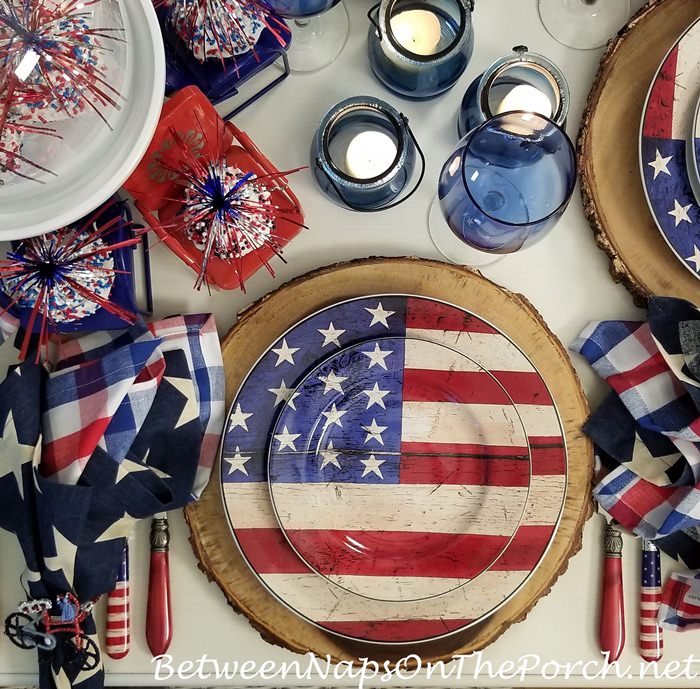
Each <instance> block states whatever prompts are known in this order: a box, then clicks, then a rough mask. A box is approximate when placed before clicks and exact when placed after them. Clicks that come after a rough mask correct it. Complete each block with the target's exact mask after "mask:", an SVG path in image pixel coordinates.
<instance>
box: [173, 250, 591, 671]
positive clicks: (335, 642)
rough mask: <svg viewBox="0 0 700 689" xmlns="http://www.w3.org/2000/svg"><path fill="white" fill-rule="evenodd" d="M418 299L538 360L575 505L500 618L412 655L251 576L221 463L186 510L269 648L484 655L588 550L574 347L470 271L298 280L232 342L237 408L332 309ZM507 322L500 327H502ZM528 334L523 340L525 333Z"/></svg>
mask: <svg viewBox="0 0 700 689" xmlns="http://www.w3.org/2000/svg"><path fill="white" fill-rule="evenodd" d="M390 293H395V294H416V295H420V296H427V297H433V298H436V299H441V300H443V301H446V302H449V303H453V304H455V305H456V306H460V307H462V308H465V309H467V310H470V311H472V312H474V313H477V314H478V315H480V316H481V317H482V318H484V319H485V320H487V321H489V322H491V323H492V324H493V325H495V326H496V327H497V328H499V329H501V330H503V331H504V332H506V334H507V335H508V336H509V337H510V338H511V339H512V340H513V341H514V342H516V344H518V346H519V347H520V348H521V349H522V350H523V351H524V352H525V353H526V354H527V355H528V356H529V357H530V358H531V359H532V360H533V363H534V364H535V366H536V367H537V368H538V370H539V371H540V372H541V374H542V376H543V378H544V379H545V381H546V383H547V385H548V386H549V387H550V390H551V391H552V394H553V396H554V399H555V402H556V404H557V408H558V410H559V414H560V416H561V418H562V421H563V424H564V427H565V434H566V440H567V449H568V462H569V465H568V476H567V496H566V502H565V507H564V510H563V515H562V519H561V522H560V525H559V527H558V530H557V535H556V536H555V538H554V541H553V543H552V545H551V546H550V548H549V550H548V552H547V553H546V555H545V556H544V558H543V559H542V561H541V562H540V564H539V566H538V569H537V572H536V573H535V574H534V575H533V576H531V577H530V579H529V580H528V581H527V582H526V583H525V584H524V585H523V586H522V587H521V589H520V590H519V591H518V592H517V593H516V594H515V595H514V596H513V597H512V598H511V599H510V600H509V601H508V602H507V603H506V604H505V605H504V606H503V607H502V608H500V609H499V610H498V611H497V612H495V613H494V614H493V615H491V616H490V617H489V618H487V619H486V620H485V621H484V622H482V623H480V624H479V625H477V626H474V627H472V628H471V629H468V630H465V631H463V632H459V633H457V634H454V635H451V636H448V637H445V638H444V639H441V640H439V641H435V642H427V643H423V644H418V645H411V646H389V647H387V646H384V645H376V644H365V643H361V642H350V641H347V640H344V639H342V638H340V637H335V636H333V635H331V634H328V633H326V632H323V631H322V630H320V629H319V628H317V627H315V626H313V625H311V624H309V623H308V622H306V621H304V620H302V619H301V618H299V617H297V616H296V615H295V614H294V613H292V612H291V611H290V610H289V609H287V608H286V607H285V606H284V605H282V604H281V603H279V602H278V601H277V600H276V599H275V598H274V597H273V596H272V595H271V594H270V593H268V592H267V590H266V589H265V588H264V586H263V585H262V584H261V583H260V582H259V581H258V579H257V578H256V577H255V575H254V574H253V573H252V572H251V571H250V569H249V568H248V566H247V564H246V562H245V560H244V558H243V557H242V555H241V553H240V551H239V550H238V548H237V546H236V544H235V542H234V540H233V537H232V536H231V534H230V532H229V527H228V521H227V518H226V515H225V513H224V508H223V504H222V501H221V495H220V487H219V478H218V462H217V465H216V466H215V467H214V473H213V475H212V480H211V481H210V483H209V486H208V487H207V489H206V490H205V492H204V494H203V496H202V498H201V500H200V501H199V502H197V503H194V504H192V505H190V506H189V507H188V508H186V510H185V517H186V520H187V523H188V525H189V527H190V532H191V536H190V543H191V545H192V548H193V550H194V553H195V555H196V557H197V558H198V560H199V568H200V569H201V570H202V571H203V572H204V573H205V574H206V575H207V577H208V578H209V580H210V581H214V582H216V583H217V585H218V586H219V587H220V588H221V590H222V592H223V593H224V595H225V597H226V600H227V601H228V603H229V605H230V606H231V607H232V608H233V609H234V610H235V611H236V612H239V613H242V614H244V615H246V617H247V618H248V619H249V621H250V623H251V625H252V626H253V627H254V628H255V629H256V630H257V631H258V632H260V634H261V636H262V637H263V639H265V640H266V641H268V642H269V643H272V644H275V645H278V646H282V647H284V648H287V649H289V650H292V651H294V652H297V653H308V652H313V653H315V654H316V655H319V656H322V657H323V656H326V655H328V656H330V657H331V658H332V659H333V661H335V662H338V661H352V660H356V659H357V658H360V657H369V658H371V659H372V658H373V659H375V660H379V661H384V660H389V661H392V662H394V661H396V660H398V659H400V658H401V657H403V656H405V655H406V654H407V653H411V652H414V651H416V652H420V653H421V657H422V658H423V660H433V661H435V660H447V659H450V658H451V657H452V656H453V655H455V654H459V653H469V652H473V651H476V650H478V649H482V648H484V647H485V646H487V645H488V644H490V643H492V642H493V641H494V640H495V639H496V638H498V637H499V636H500V635H501V634H502V633H503V632H504V631H505V630H506V629H507V628H508V627H509V626H510V625H512V624H514V623H515V622H518V621H521V620H523V619H524V618H525V617H526V616H527V614H528V613H529V611H530V610H531V609H532V607H533V606H534V605H535V603H536V602H537V600H539V599H540V598H541V597H542V596H544V595H547V593H549V591H550V590H551V587H552V585H553V584H554V582H555V581H556V579H557V578H558V577H559V576H560V575H561V574H562V573H563V572H564V571H565V570H566V568H567V566H568V561H569V559H570V558H571V557H572V556H573V555H574V554H575V553H576V552H578V550H579V549H580V547H581V537H582V530H583V524H584V522H585V520H586V519H587V518H588V517H589V516H590V514H591V512H592V502H591V497H590V483H591V478H592V471H593V453H592V447H591V444H590V442H589V440H588V439H587V438H586V437H585V436H584V435H583V433H582V431H581V426H582V424H583V422H584V421H585V420H586V418H587V417H588V405H587V402H586V398H585V395H584V393H583V390H582V388H581V384H580V382H579V380H578V377H577V375H576V373H575V371H574V369H573V367H572V366H571V363H570V361H569V358H568V355H567V352H566V350H565V349H564V347H563V346H562V345H561V343H560V342H559V341H558V340H557V338H556V337H555V336H554V335H553V334H552V333H551V331H550V330H549V329H548V328H547V326H546V324H545V323H544V320H543V319H542V317H541V316H540V315H539V313H538V312H537V311H536V310H535V309H534V308H533V307H532V306H531V305H530V303H529V302H528V301H527V300H526V299H525V297H523V296H521V295H518V294H514V293H512V292H508V291H507V290H505V289H502V288H500V287H498V286H497V285H495V284H494V283H492V282H490V281H489V280H487V279H486V278H484V277H483V276H481V275H480V274H479V273H475V272H473V271H471V270H469V269H466V268H462V267H458V266H452V265H447V264H444V263H440V262H438V261H431V260H425V259H416V258H371V259H361V260H357V261H351V262H347V263H340V264H336V265H332V266H328V267H325V268H321V269H319V270H316V271H314V272H312V273H309V274H307V275H304V276H302V277H299V278H296V279H294V280H292V281H290V282H288V283H286V284H285V285H283V286H281V287H280V288H279V289H277V290H276V291H275V292H273V293H271V294H270V295H267V296H266V297H264V298H262V299H261V300H259V301H258V302H256V303H255V304H253V305H252V306H250V307H248V308H247V309H245V310H244V311H243V312H241V314H240V316H239V319H238V322H237V323H236V325H234V327H233V328H232V329H231V331H230V332H229V334H228V335H227V336H226V337H225V338H224V340H223V344H222V349H223V351H224V362H225V367H226V378H227V402H228V403H229V406H230V403H231V401H232V400H233V398H234V397H235V395H236V393H237V391H238V388H239V385H240V383H241V382H242V380H243V379H244V377H245V375H246V374H247V372H248V371H249V370H250V368H251V367H252V366H253V365H254V363H255V362H256V361H257V359H258V358H259V356H260V355H261V354H262V353H263V352H264V351H266V350H267V348H268V347H269V346H270V345H271V344H272V343H273V342H274V341H275V340H277V338H278V337H280V336H281V335H282V334H283V333H284V332H286V330H287V329H288V328H289V327H291V325H294V324H295V323H297V322H298V321H299V320H301V319H302V318H303V317H305V316H308V315H310V314H311V313H314V312H316V311H318V310H320V309H322V308H324V307H326V306H328V305H330V304H333V303H336V302H339V301H343V300H346V299H350V298H353V297H360V296H368V295H371V294H390ZM499 321H500V322H499ZM517 327H520V328H521V330H520V332H516V331H515V328H517Z"/></svg>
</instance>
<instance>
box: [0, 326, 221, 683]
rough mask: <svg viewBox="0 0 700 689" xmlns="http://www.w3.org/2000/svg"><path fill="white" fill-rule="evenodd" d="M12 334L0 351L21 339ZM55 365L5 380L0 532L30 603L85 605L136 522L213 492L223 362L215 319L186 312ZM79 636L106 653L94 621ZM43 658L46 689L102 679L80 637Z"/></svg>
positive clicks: (62, 356)
mask: <svg viewBox="0 0 700 689" xmlns="http://www.w3.org/2000/svg"><path fill="white" fill-rule="evenodd" d="M7 330H8V332H5V330H3V328H2V327H1V325H0V332H3V334H4V336H5V340H4V342H3V343H2V345H0V349H4V348H5V347H6V346H7V347H9V345H11V344H12V343H13V338H12V334H11V332H10V329H7ZM1 354H3V355H4V354H5V352H4V351H2V352H1ZM15 355H16V350H15ZM28 361H29V360H28ZM54 364H55V365H54V370H53V372H51V373H48V372H47V371H46V370H45V369H44V368H43V367H42V366H39V365H36V364H33V363H28V362H27V361H25V362H24V363H22V364H20V365H15V366H10V367H9V369H8V373H7V377H6V378H5V380H4V381H3V382H2V383H1V384H0V428H1V429H3V433H2V437H0V527H2V528H5V529H7V530H9V531H12V532H14V533H15V534H16V535H17V537H18V540H19V543H20V546H21V547H22V550H23V552H24V556H25V560H26V563H27V572H26V581H27V584H28V589H29V595H30V597H31V598H48V599H50V600H52V601H54V602H55V600H56V596H58V595H60V594H64V593H66V592H72V593H74V594H75V595H76V596H77V597H78V599H79V600H80V601H81V603H86V602H88V601H89V600H91V599H93V598H96V597H99V596H100V595H102V594H103V593H106V592H108V591H110V590H111V588H113V586H114V582H115V580H116V577H117V571H118V568H119V565H120V562H121V557H122V552H123V550H124V545H125V538H126V536H127V535H128V534H129V532H130V531H131V528H132V526H133V522H134V520H136V519H142V518H146V517H150V516H152V515H154V514H156V513H158V512H163V511H167V510H171V509H175V508H178V507H182V506H184V505H185V504H187V503H188V502H190V501H191V500H193V499H196V497H198V496H199V494H200V493H201V491H202V489H203V488H204V485H205V484H206V481H207V480H208V477H209V473H210V471H211V467H212V465H213V462H214V459H215V455H216V449H217V439H218V435H219V434H220V432H221V428H222V426H223V416H224V407H223V405H224V383H223V363H222V359H221V350H220V348H219V341H218V336H217V334H216V327H215V323H214V319H213V318H212V317H211V316H185V317H177V318H171V319H168V320H166V321H161V322H158V323H154V324H152V325H150V326H146V325H145V324H139V325H137V326H135V327H133V328H131V329H130V330H127V331H124V332H110V333H95V334H92V335H89V336H86V337H84V338H81V339H78V340H72V341H69V342H66V343H64V344H63V345H61V346H59V348H58V358H57V360H56V361H55V362H54ZM6 612H7V613H10V612H11V611H6ZM54 614H57V613H54ZM82 629H83V632H84V633H85V635H86V636H87V638H89V639H90V640H91V642H92V643H93V644H94V645H95V646H94V648H95V649H97V652H98V654H99V641H98V638H97V635H96V630H95V624H94V620H93V618H92V616H91V615H89V616H88V617H87V619H86V620H85V622H84V623H83V625H82ZM39 660H40V663H39V669H40V682H41V685H42V687H70V686H73V687H82V688H85V689H92V688H93V687H100V686H102V684H103V683H104V673H103V670H102V664H101V662H98V663H96V664H94V666H91V667H89V668H88V667H86V666H85V664H84V663H83V661H82V659H81V656H80V654H76V648H75V645H74V643H73V637H72V635H69V634H60V635H58V644H57V646H56V648H55V649H54V650H53V651H51V652H46V651H41V652H40V654H39Z"/></svg>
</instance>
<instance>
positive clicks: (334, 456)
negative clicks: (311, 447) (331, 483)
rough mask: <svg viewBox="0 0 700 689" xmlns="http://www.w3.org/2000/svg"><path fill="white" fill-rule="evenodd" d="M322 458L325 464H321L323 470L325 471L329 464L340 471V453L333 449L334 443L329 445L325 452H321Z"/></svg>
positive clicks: (331, 442)
mask: <svg viewBox="0 0 700 689" xmlns="http://www.w3.org/2000/svg"><path fill="white" fill-rule="evenodd" d="M319 454H320V455H321V457H323V463H322V464H321V469H325V468H326V467H327V466H328V465H329V464H332V465H333V466H336V467H338V469H340V468H341V467H340V462H339V461H338V455H339V454H340V452H338V451H337V450H335V449H334V448H333V441H332V440H331V441H330V443H328V447H327V448H326V449H325V450H321V451H320V452H319Z"/></svg>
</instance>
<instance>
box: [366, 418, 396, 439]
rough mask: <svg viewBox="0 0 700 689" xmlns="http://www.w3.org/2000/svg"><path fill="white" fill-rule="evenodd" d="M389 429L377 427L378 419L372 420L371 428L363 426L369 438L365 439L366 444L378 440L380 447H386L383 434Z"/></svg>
mask: <svg viewBox="0 0 700 689" xmlns="http://www.w3.org/2000/svg"><path fill="white" fill-rule="evenodd" d="M387 428H389V427H388V426H379V425H377V419H372V423H371V424H370V425H369V426H363V427H362V430H363V431H367V437H366V438H365V444H367V443H368V442H369V441H370V440H376V441H377V442H378V443H379V444H380V445H384V439H383V438H382V433H384V431H385V430H386V429H387Z"/></svg>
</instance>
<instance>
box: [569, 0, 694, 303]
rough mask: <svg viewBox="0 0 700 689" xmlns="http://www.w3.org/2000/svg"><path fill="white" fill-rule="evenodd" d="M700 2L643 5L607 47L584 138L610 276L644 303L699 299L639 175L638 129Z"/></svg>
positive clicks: (586, 186) (596, 227) (596, 225)
mask: <svg viewBox="0 0 700 689" xmlns="http://www.w3.org/2000/svg"><path fill="white" fill-rule="evenodd" d="M699 16H700V1H699V0H657V1H656V2H652V3H650V4H648V5H646V6H645V7H643V8H642V9H641V10H640V11H639V12H638V13H637V15H636V16H635V17H633V18H632V19H631V20H630V22H629V23H628V24H627V26H626V27H625V28H624V29H622V30H621V31H620V33H619V34H618V35H617V36H616V37H615V38H614V39H613V40H612V41H611V42H610V43H609V44H608V47H607V49H606V51H605V54H604V55H603V58H602V60H601V63H600V68H599V69H598V73H597V75H596V78H595V81H594V83H593V88H592V89H591V92H590V94H589V96H588V103H587V106H586V110H585V112H584V115H583V120H582V123H581V129H580V131H579V135H578V141H577V152H578V168H579V174H580V177H581V193H582V196H583V204H584V209H585V213H586V217H587V218H588V220H589V222H590V224H591V227H592V229H593V233H594V235H595V239H596V243H597V244H598V246H599V247H600V248H601V249H603V251H605V253H606V254H607V255H608V257H609V258H610V272H611V274H612V276H613V279H614V280H615V281H616V282H621V283H622V284H623V285H624V286H625V287H626V288H627V289H628V290H629V292H630V293H631V294H632V296H633V297H634V300H635V303H636V304H637V305H639V306H643V305H644V303H645V302H646V299H647V298H648V297H649V296H651V295H654V294H660V295H666V296H675V297H682V298H684V299H688V300H690V301H692V302H694V303H697V302H698V301H700V280H698V279H697V278H695V277H693V275H692V274H691V273H690V271H688V269H687V268H685V267H684V266H683V264H682V263H681V262H680V260H679V259H678V258H677V257H676V255H675V254H674V253H673V252H672V251H671V249H670V248H669V246H668V245H667V244H666V242H665V240H664V238H663V237H662V236H661V233H660V232H659V230H658V228H657V227H656V224H655V223H654V220H653V218H652V216H651V213H650V211H649V207H648V205H647V200H646V198H645V196H644V189H643V187H642V180H641V174H640V171H639V131H640V124H641V118H642V111H643V108H644V103H645V100H646V97H647V92H648V90H649V87H650V85H651V82H652V80H653V78H654V75H655V74H656V71H657V70H658V68H659V66H660V64H661V61H662V60H663V58H664V56H665V55H666V53H667V52H668V51H669V50H670V49H671V47H672V46H673V44H674V43H675V42H676V40H677V39H678V37H679V36H680V35H681V34H682V33H683V32H684V30H685V29H686V28H687V27H688V26H689V25H690V24H691V23H692V22H693V21H695V19H697V18H698V17H699Z"/></svg>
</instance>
